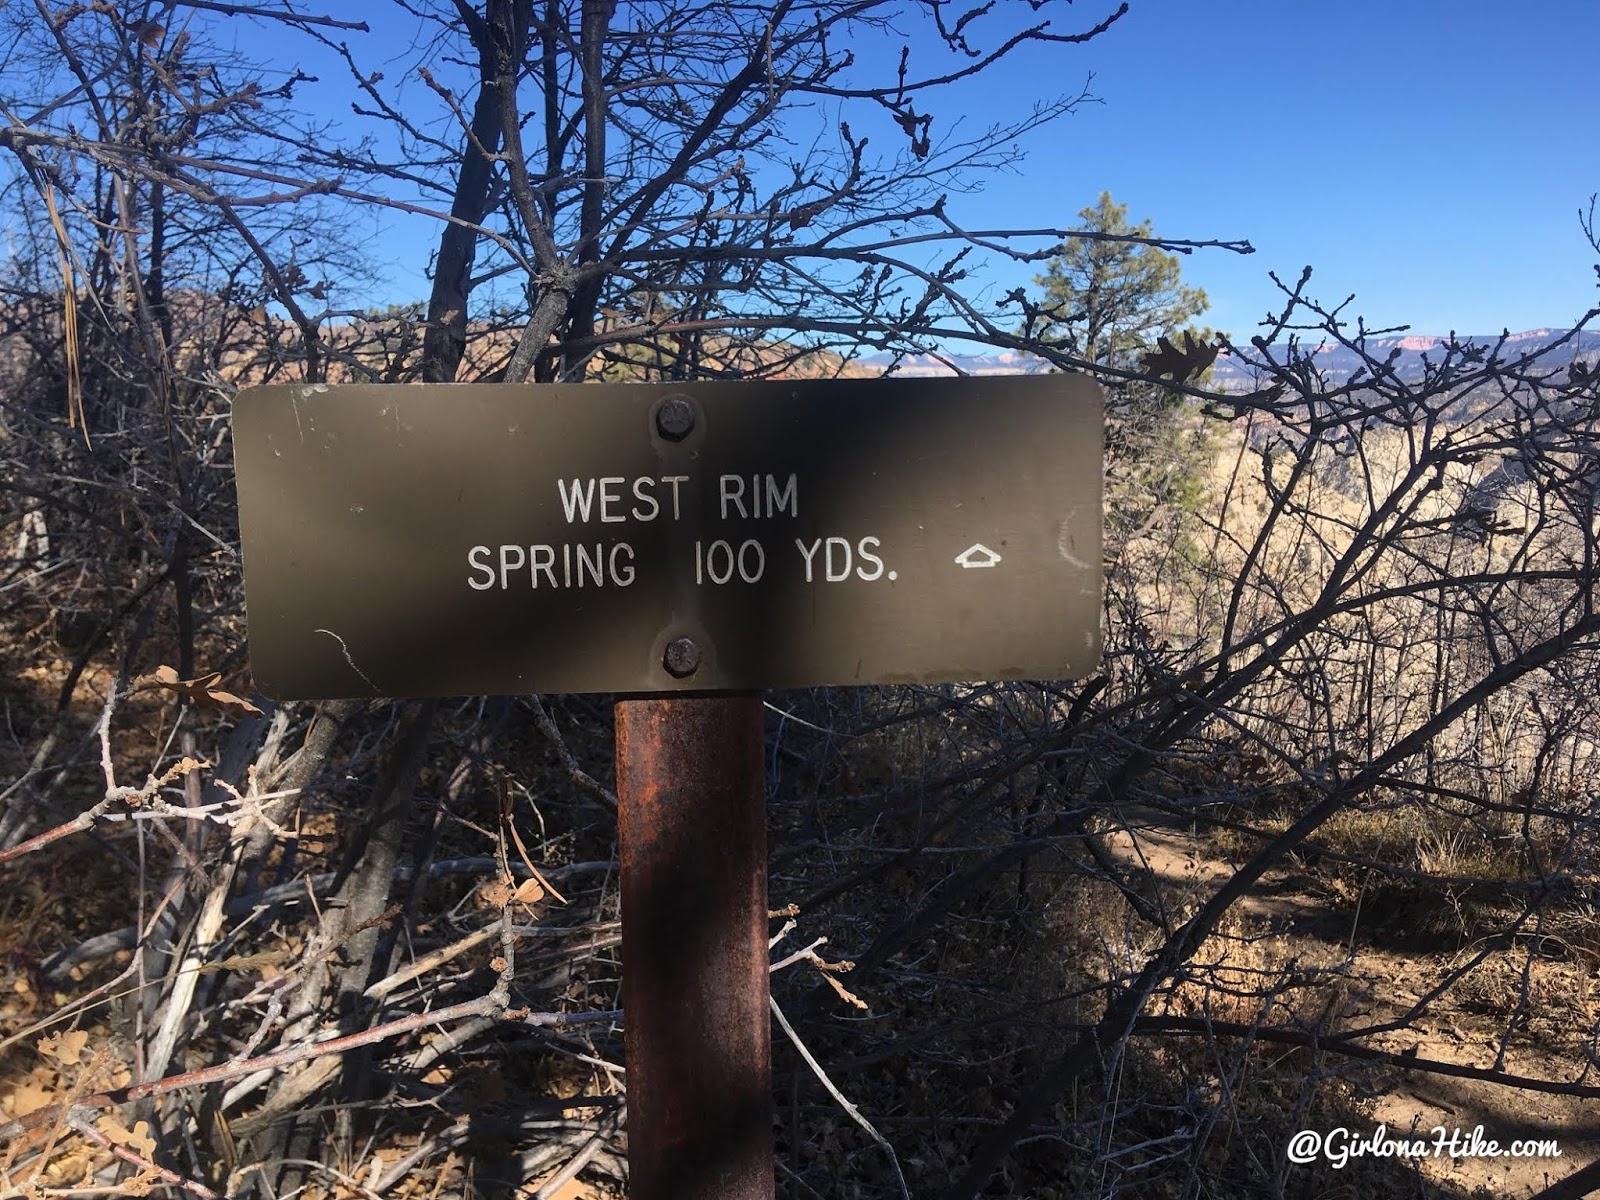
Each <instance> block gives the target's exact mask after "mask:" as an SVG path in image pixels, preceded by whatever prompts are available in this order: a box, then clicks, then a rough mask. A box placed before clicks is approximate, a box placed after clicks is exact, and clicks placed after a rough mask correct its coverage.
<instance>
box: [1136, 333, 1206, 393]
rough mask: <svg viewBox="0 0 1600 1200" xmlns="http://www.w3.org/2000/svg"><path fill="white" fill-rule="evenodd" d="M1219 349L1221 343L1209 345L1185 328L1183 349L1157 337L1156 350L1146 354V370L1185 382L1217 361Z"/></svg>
mask: <svg viewBox="0 0 1600 1200" xmlns="http://www.w3.org/2000/svg"><path fill="white" fill-rule="evenodd" d="M1218 349H1220V343H1219V345H1217V346H1208V345H1207V344H1206V343H1205V342H1203V341H1202V342H1196V341H1195V340H1194V335H1193V334H1191V333H1189V332H1188V331H1187V330H1185V331H1184V334H1183V349H1182V350H1179V349H1178V348H1177V347H1176V346H1174V345H1173V344H1172V343H1171V342H1170V341H1168V340H1167V338H1166V337H1165V336H1162V337H1159V338H1157V339H1156V349H1155V351H1154V352H1153V353H1150V354H1146V355H1145V356H1144V357H1143V360H1142V361H1143V363H1144V369H1145V371H1146V372H1148V373H1149V374H1150V375H1153V376H1155V377H1156V378H1157V379H1159V378H1161V377H1162V376H1163V375H1170V376H1172V382H1173V383H1183V382H1185V381H1186V380H1188V379H1189V378H1190V377H1192V376H1194V375H1198V374H1200V372H1202V371H1204V370H1205V369H1206V368H1207V367H1209V366H1210V365H1211V364H1212V363H1214V362H1216V361H1217V351H1218Z"/></svg>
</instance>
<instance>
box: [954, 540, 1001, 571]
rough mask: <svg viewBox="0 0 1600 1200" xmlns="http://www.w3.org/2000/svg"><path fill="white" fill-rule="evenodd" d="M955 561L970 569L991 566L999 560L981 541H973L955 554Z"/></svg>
mask: <svg viewBox="0 0 1600 1200" xmlns="http://www.w3.org/2000/svg"><path fill="white" fill-rule="evenodd" d="M956 561H957V562H958V563H960V564H961V565H962V566H963V567H966V568H968V569H969V570H970V569H971V568H973V567H992V566H994V565H995V563H997V562H999V561H1000V556H999V555H998V554H996V553H995V552H994V551H993V550H991V549H989V547H987V546H985V545H984V544H983V543H982V542H974V543H973V544H972V545H970V546H968V547H967V548H966V549H965V550H963V551H962V552H961V553H960V554H958V555H956Z"/></svg>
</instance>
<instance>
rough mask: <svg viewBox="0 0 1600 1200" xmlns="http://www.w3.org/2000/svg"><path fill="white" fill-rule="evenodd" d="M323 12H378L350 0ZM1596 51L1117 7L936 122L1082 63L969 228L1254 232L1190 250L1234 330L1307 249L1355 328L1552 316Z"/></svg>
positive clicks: (1174, 3) (1526, 13)
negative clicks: (1081, 220)
mask: <svg viewBox="0 0 1600 1200" xmlns="http://www.w3.org/2000/svg"><path fill="white" fill-rule="evenodd" d="M1011 3H1015V10H1014V11H1013V12H1009V13H1008V12H1005V11H1004V6H1005V5H1007V4H1011ZM1000 4H1001V10H1000V19H1001V21H1011V20H1012V19H1013V18H1014V19H1016V20H1021V19H1023V17H1024V16H1025V15H1026V10H1025V9H1024V7H1023V5H1021V4H1020V2H1016V0H1000ZM957 7H960V6H957ZM1114 8H1115V4H1113V3H1110V2H1108V0H1078V3H1077V4H1076V6H1075V7H1074V8H1073V9H1071V10H1069V11H1068V12H1067V14H1066V16H1067V18H1068V20H1069V21H1076V25H1075V26H1073V27H1076V28H1082V27H1085V26H1088V25H1090V24H1093V23H1094V22H1095V21H1097V20H1099V19H1100V18H1102V17H1103V16H1105V15H1106V14H1108V13H1109V12H1111V11H1112V10H1113V9H1114ZM341 10H342V11H341ZM325 11H329V12H331V13H333V14H335V15H349V16H371V15H373V14H374V13H375V12H376V11H377V10H376V9H375V8H374V7H373V6H370V5H365V4H356V3H353V2H350V0H347V2H345V3H342V4H333V5H330V6H328V8H327V9H326V10H325ZM388 11H390V12H394V11H395V10H388ZM1080 14H1081V15H1080ZM374 25H375V26H379V23H378V22H376V21H375V22H374ZM906 28H907V29H915V28H921V25H920V23H911V22H908V23H907V26H906ZM412 29H414V26H412V25H411V24H410V22H409V20H408V19H406V18H403V17H402V18H400V20H399V22H396V21H394V20H393V19H388V18H386V19H385V20H384V21H383V22H382V23H381V26H380V27H378V28H377V29H376V30H375V32H374V33H373V34H372V35H370V41H368V42H366V43H365V44H364V43H363V40H362V39H361V37H360V35H351V44H352V46H353V47H354V48H356V49H357V51H358V53H359V54H360V55H361V56H362V58H363V59H365V60H367V61H373V62H375V63H376V62H377V61H378V60H381V59H382V58H384V57H386V56H388V55H392V54H395V53H397V52H399V51H401V50H403V49H404V47H405V45H406V42H407V40H408V37H409V34H410V33H411V31H412ZM241 32H242V31H241ZM258 34H259V31H256V32H252V33H251V34H249V35H248V36H241V37H240V38H239V41H240V43H241V45H242V47H243V48H245V49H247V50H253V51H255V52H257V53H260V52H262V51H263V50H265V49H267V48H268V47H269V46H270V45H271V42H270V35H268V39H269V40H267V41H265V42H262V41H258V40H255V39H256V38H257V37H258ZM224 40H228V39H227V37H226V35H224ZM252 43H253V44H252ZM1597 44H1600V2H1596V0H1539V2H1538V3H1525V4H1521V5H1516V6H1508V5H1505V4H1503V3H1496V4H1490V3H1477V2H1470V0H1468V2H1458V3H1441V2H1437V0H1390V2H1389V3H1382V4H1380V3H1371V2H1367V0H1354V2H1350V0H1347V2H1344V3H1340V4H1337V5H1334V4H1310V3H1302V2H1299V0H1293V2H1290V0H1280V2H1278V3H1268V2H1265V0H1254V2H1250V0H1235V2H1233V3H1227V4H1216V3H1206V4H1201V3H1192V2H1183V0H1131V10H1130V12H1129V13H1128V15H1127V16H1126V17H1124V18H1123V19H1122V20H1121V21H1119V22H1118V23H1117V24H1116V25H1115V26H1114V27H1113V28H1112V29H1111V30H1110V31H1109V32H1107V33H1106V34H1104V35H1103V36H1101V37H1099V38H1096V39H1095V40H1093V41H1092V42H1089V43H1087V44H1085V45H1081V46H1024V47H1022V48H1021V49H1020V50H1019V51H1018V52H1017V54H1016V57H1015V59H1014V60H1013V61H1012V63H1011V65H1010V66H1008V67H1007V68H1005V70H1004V71H1003V73H1002V74H1000V75H998V76H994V77H992V78H990V79H988V80H987V81H985V82H980V83H976V84H968V85H961V86H958V87H956V88H954V89H952V90H951V91H950V92H949V93H948V94H946V95H944V96H942V97H941V98H940V99H938V100H937V101H936V102H935V103H934V105H933V107H932V111H933V113H934V116H935V120H936V124H935V127H934V133H935V136H936V137H937V136H938V134H939V132H940V130H941V128H948V126H949V123H950V122H953V121H955V120H957V119H958V118H959V119H961V120H964V121H966V122H970V123H972V124H973V125H982V124H986V123H988V122H989V121H991V120H999V119H1002V118H1004V117H1005V116H1006V115H1007V114H1008V113H1010V114H1014V113H1015V112H1016V110H1017V106H1018V105H1019V104H1023V103H1026V102H1027V101H1028V100H1031V99H1032V98H1033V97H1035V96H1042V95H1046V94H1049V93H1052V92H1057V91H1059V92H1072V93H1075V92H1076V91H1077V90H1078V89H1079V88H1080V87H1082V86H1083V85H1084V83H1085V81H1089V77H1090V75H1091V74H1092V75H1093V79H1092V81H1089V87H1090V90H1091V91H1092V92H1093V94H1094V95H1095V96H1097V97H1099V100H1100V102H1099V103H1093V104H1085V105H1083V106H1082V107H1080V108H1079V109H1078V110H1077V111H1076V112H1074V113H1073V114H1071V115H1069V116H1067V117H1065V118H1063V119H1061V120H1060V121H1058V122H1056V123H1054V124H1052V125H1050V126H1047V127H1046V128H1045V129H1043V130H1041V131H1039V132H1037V133H1035V134H1033V135H1032V136H1031V137H1030V138H1029V139H1028V140H1027V141H1026V142H1024V143H1023V144H1022V147H1021V148H1022V149H1023V150H1024V152H1025V154H1026V158H1025V160H1024V161H1023V162H1022V163H1021V164H1020V166H1019V168H1018V169H1017V170H1016V171H1015V172H1013V173H1009V174H1004V175H1000V176H996V177H993V178H991V179H989V180H987V181H985V182H984V185H983V187H982V189H981V190H980V191H978V192H976V193H975V194H965V195H954V196H952V197H951V202H950V212H951V214H952V216H953V217H955V219H956V220H957V221H958V222H960V223H962V224H964V225H967V226H969V227H978V226H984V227H990V228H996V227H1005V228H1031V227H1040V226H1052V225H1055V226H1061V225H1069V224H1072V223H1073V222H1074V221H1075V214H1076V213H1077V211H1078V210H1079V209H1080V208H1082V207H1084V206H1085V205H1087V204H1090V203H1092V202H1093V201H1094V199H1095V197H1096V196H1097V195H1098V193H1099V192H1100V191H1101V190H1102V189H1105V190H1109V191H1110V192H1111V193H1112V194H1113V196H1114V197H1115V198H1116V199H1117V200H1119V201H1121V202H1124V203H1126V204H1127V205H1128V206H1129V208H1130V215H1131V216H1132V217H1133V218H1134V219H1135V220H1138V219H1143V218H1148V219H1150V220H1151V221H1152V222H1153V223H1154V225H1155V227H1156V229H1157V231H1158V232H1160V233H1162V234H1165V235H1167V236H1171V237H1183V238H1246V239H1249V240H1250V241H1251V242H1252V243H1253V244H1254V245H1255V247H1256V250H1257V253H1255V254H1254V255H1251V256H1248V257H1238V256H1235V255H1232V254H1229V253H1226V252H1223V251H1216V250H1210V251H1197V252H1196V253H1195V254H1194V255H1193V256H1191V257H1190V258H1188V259H1187V260H1185V270H1184V275H1185V280H1186V282H1189V283H1192V284H1198V285H1200V286H1202V287H1204V288H1205V289H1206V291H1207V293H1208V295H1209V296H1210V298H1211V301H1212V309H1211V311H1210V313H1208V314H1207V320H1208V321H1209V323H1211V324H1212V325H1213V326H1215V327H1218V328H1221V329H1225V330H1227V331H1229V332H1230V333H1232V334H1233V335H1234V336H1235V337H1248V336H1249V335H1250V333H1251V332H1253V331H1254V328H1255V326H1256V325H1257V323H1258V322H1259V321H1260V320H1261V319H1262V318H1263V316H1264V315H1265V314H1266V312H1267V310H1268V309H1269V308H1271V307H1274V306H1275V305H1276V299H1275V298H1276V295H1277V293H1276V291H1275V289H1274V288H1273V286H1272V284H1271V282H1270V281H1269V279H1268V277H1267V273H1268V272H1269V271H1277V272H1278V274H1279V275H1280V276H1282V277H1284V278H1286V280H1288V281H1292V280H1293V279H1295V278H1297V277H1298V275H1299V272H1300V269H1301V268H1302V267H1303V266H1306V265H1310V266H1312V268H1313V270H1314V276H1313V282H1312V286H1311V289H1310V292H1311V294H1312V295H1314V296H1316V297H1317V298H1319V299H1321V300H1323V301H1324V302H1327V303H1330V304H1334V303H1338V302H1339V301H1342V300H1343V299H1344V298H1345V297H1346V296H1347V295H1350V294H1351V293H1354V294H1355V297H1356V299H1355V302H1354V303H1353V304H1352V305H1351V306H1350V307H1349V308H1348V309H1347V310H1346V312H1347V315H1350V316H1352V317H1353V316H1354V315H1355V314H1357V313H1360V314H1361V315H1363V316H1364V317H1365V318H1366V319H1367V322H1368V324H1369V326H1389V325H1397V324H1408V325H1410V326H1411V328H1412V329H1414V330H1416V331H1418V332H1426V333H1444V332H1447V331H1449V330H1452V329H1454V330H1457V331H1459V332H1462V333H1491V332H1496V331H1498V330H1499V329H1501V328H1502V327H1508V328H1510V329H1511V330H1513V331H1517V330H1522V329H1528V328H1536V327H1539V326H1545V325H1552V326H1557V325H1566V324H1570V323H1571V322H1572V321H1573V320H1574V319H1575V318H1576V317H1577V316H1578V315H1579V314H1581V313H1582V312H1583V311H1584V310H1585V309H1586V308H1587V307H1588V306H1590V305H1591V304H1597V303H1600V291H1597V289H1596V287H1595V283H1596V276H1595V273H1594V270H1593V268H1592V266H1591V263H1592V261H1593V259H1594V257H1595V256H1594V254H1593V252H1592V251H1591V250H1590V248H1589V247H1588V245H1587V244H1586V242H1585V241H1584V239H1583V236H1582V233H1581V230H1580V229H1579V226H1578V221H1577V213H1578V210H1579V208H1580V207H1587V204H1588V198H1589V196H1590V195H1591V194H1592V193H1594V192H1596V191H1600V159H1597V158H1596V157H1595V155H1594V153H1593V144H1594V138H1595V132H1596V131H1595V125H1596V121H1597V118H1600V82H1596V79H1597V76H1596V73H1595V72H1594V70H1593V66H1592V61H1593V60H1592V56H1593V52H1594V47H1595V46H1596V45H1597ZM854 48H855V50H856V52H857V54H858V56H859V57H860V59H861V60H862V62H863V65H864V66H867V67H870V66H871V65H873V64H875V63H882V64H888V65H892V64H893V62H894V61H895V59H896V58H897V57H898V54H899V43H898V42H897V41H893V40H888V39H885V40H884V41H883V42H882V43H881V44H879V43H874V42H870V41H869V40H868V39H864V38H863V39H859V40H858V41H857V42H856V43H855V44H854ZM948 61H949V60H948V59H947V58H945V57H944V56H943V48H942V47H941V46H938V45H937V44H928V43H927V42H926V40H925V39H924V40H917V41H913V43H912V66H913V72H914V73H915V72H916V70H917V64H918V63H919V62H922V63H925V64H927V65H928V66H929V67H939V66H941V65H943V64H945V63H947V62H948ZM307 65H308V66H310V67H312V68H314V69H317V70H319V73H320V74H321V75H322V78H323V80H324V82H323V83H321V84H319V85H317V86H316V87H315V88H312V89H308V90H307V91H306V92H305V93H303V95H304V97H305V98H306V99H307V100H308V101H313V102H317V103H319V104H321V103H326V104H328V105H329V111H340V110H345V111H347V109H346V105H347V103H348V94H347V93H346V92H345V90H344V88H343V86H342V85H341V84H340V83H338V82H336V80H337V77H338V69H337V68H333V67H332V66H331V64H329V65H324V64H320V63H317V64H310V63H308V64H307ZM417 86H418V87H419V88H420V85H417ZM858 132H859V129H858ZM429 240H431V239H430V238H428V237H425V236H424V237H417V236H415V235H414V234H405V235H402V236H398V237H390V238H385V239H382V240H380V241H378V242H375V243H374V250H375V253H378V254H380V255H381V254H382V252H381V251H377V247H378V246H389V247H395V248H396V249H395V250H392V251H391V252H390V254H389V256H390V257H391V258H393V260H394V267H393V269H392V271H391V287H392V289H393V293H394V294H393V295H392V296H389V297H382V298H381V299H385V300H387V299H403V298H407V297H409V296H421V295H423V294H425V289H426V284H425V282H424V280H423V279H422V276H421V268H422V264H423V262H424V261H425V258H424V254H425V251H424V250H423V249H422V247H423V245H424V244H425V243H426V242H427V241H429ZM1037 270H1038V268H1037V267H1032V268H1030V267H1024V266H1018V265H1015V264H1005V263H990V264H989V265H988V266H987V267H986V268H985V269H984V270H981V271H979V272H976V273H975V280H974V287H975V288H977V289H979V290H988V291H989V294H991V295H995V296H997V295H1000V294H1002V293H1003V292H1004V291H1006V290H1008V289H1009V288H1011V287H1014V286H1016V285H1017V284H1019V283H1024V284H1026V283H1029V282H1030V281H1031V276H1032V275H1033V274H1034V273H1035V272H1036V271H1037Z"/></svg>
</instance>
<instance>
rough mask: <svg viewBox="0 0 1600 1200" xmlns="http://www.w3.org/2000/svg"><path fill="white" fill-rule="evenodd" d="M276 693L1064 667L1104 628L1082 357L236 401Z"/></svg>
mask: <svg viewBox="0 0 1600 1200" xmlns="http://www.w3.org/2000/svg"><path fill="white" fill-rule="evenodd" d="M233 423H234V446H235V456H236V461H237V469H238V485H239V525H240V534H241V541H242V544H243V556H244V567H245V600H246V609H247V614H248V618H249V629H250V650H251V661H252V666H253V669H254V675H255V682H256V686H257V687H258V688H259V689H260V690H261V691H262V692H264V693H266V694H267V695H269V696H276V697H285V698H287V697H296V698H332V697H359V696H441V695H444V696H450V695H483V694H508V693H521V692H673V691H684V690H693V691H704V690H714V689H746V690H748V689H755V690H759V689H765V688H785V687H809V686H816V685H827V684H868V683H915V682H921V683H933V682H955V681H963V680H1005V679H1065V678H1072V677H1076V676H1081V675H1084V674H1087V673H1089V672H1090V671H1091V670H1092V669H1093V667H1094V665H1095V663H1096V662H1097V661H1098V659H1099V655H1100V593H1101V559H1100V548H1101V501H1102V487H1101V441H1102V428H1101V426H1102V401H1101V396H1100V391H1099V388H1098V387H1097V386H1096V385H1095V384H1094V383H1092V382H1091V381H1089V380H1088V379H1086V378H1083V377H1080V376H1072V375H1049V376H1032V377H1022V376H989V377H976V378H960V379H933V380H927V379H918V380H896V379H876V380H836V381H781V382H780V381H759V382H738V381H727V382H710V383H682V384H526V385H496V384H402V385H377V384H370V385H369V384H348V385H337V386H322V385H313V386H300V385H274V386H269V387H259V388H252V389H250V390H248V391H245V392H242V393H241V394H240V395H239V397H238V399H237V400H236V401H235V404H234V413H233Z"/></svg>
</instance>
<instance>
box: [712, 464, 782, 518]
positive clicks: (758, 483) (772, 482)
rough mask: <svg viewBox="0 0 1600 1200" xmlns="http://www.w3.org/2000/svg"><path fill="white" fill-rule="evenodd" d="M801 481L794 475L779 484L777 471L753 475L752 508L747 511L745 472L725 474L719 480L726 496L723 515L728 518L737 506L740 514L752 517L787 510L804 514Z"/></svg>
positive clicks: (765, 515) (769, 515) (723, 496)
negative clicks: (774, 473)
mask: <svg viewBox="0 0 1600 1200" xmlns="http://www.w3.org/2000/svg"><path fill="white" fill-rule="evenodd" d="M763 483H764V484H765V485H766V496H765V498H766V508H765V511H763V509H762V503H761V501H762V485H763ZM799 486H800V485H799V481H798V480H797V479H796V477H795V476H793V475H790V476H789V478H788V479H786V480H785V481H784V483H783V487H782V488H781V489H780V488H779V487H778V477H777V476H776V475H752V476H750V511H749V512H746V511H745V506H744V476H743V475H724V476H722V478H721V479H720V480H718V493H719V495H720V497H721V500H722V519H723V520H724V521H726V520H727V519H728V513H729V511H730V507H731V509H734V510H737V511H738V514H739V516H741V517H744V518H750V517H776V516H780V515H782V514H784V513H787V514H788V515H789V516H791V517H798V516H799V515H800V497H799Z"/></svg>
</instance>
